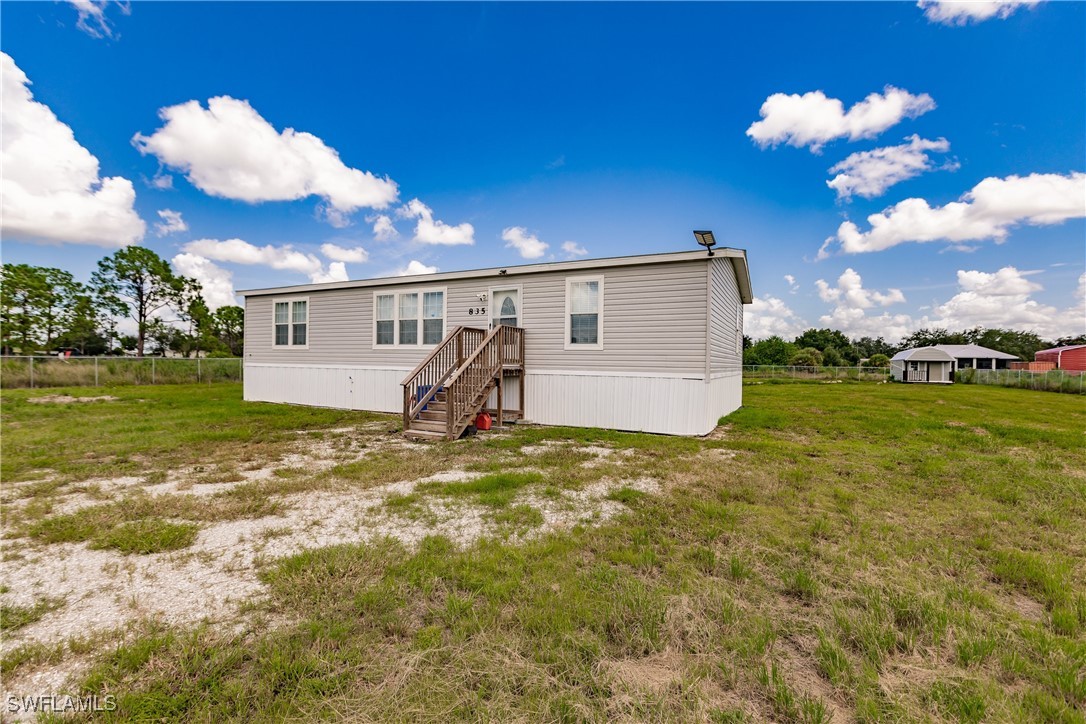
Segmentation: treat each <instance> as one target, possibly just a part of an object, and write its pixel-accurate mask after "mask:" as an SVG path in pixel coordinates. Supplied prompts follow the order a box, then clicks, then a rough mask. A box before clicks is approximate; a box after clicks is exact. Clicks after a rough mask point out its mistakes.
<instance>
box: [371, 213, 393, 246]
mask: <svg viewBox="0 0 1086 724" xmlns="http://www.w3.org/2000/svg"><path fill="white" fill-rule="evenodd" d="M366 221H368V222H369V223H371V224H373V238H374V239H376V240H377V241H392V240H393V239H395V238H397V237H399V235H400V232H398V231H396V227H395V226H393V224H392V218H391V217H389V216H387V215H385V214H377V215H375V216H367V217H366Z"/></svg>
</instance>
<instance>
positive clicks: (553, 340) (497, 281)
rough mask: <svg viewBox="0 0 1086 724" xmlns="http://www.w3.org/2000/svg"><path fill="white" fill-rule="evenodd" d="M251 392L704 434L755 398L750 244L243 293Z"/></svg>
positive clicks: (445, 421) (447, 419)
mask: <svg viewBox="0 0 1086 724" xmlns="http://www.w3.org/2000/svg"><path fill="white" fill-rule="evenodd" d="M241 294H242V295H243V296H244V298H245V399H246V400H261V401H267V402H286V403H294V404H302V405H316V406H322V407H338V408H347V409H356V410H374V411H380V412H401V413H402V414H403V417H404V430H405V432H409V433H412V434H414V436H416V437H433V438H437V437H456V436H458V435H459V434H460V432H461V431H462V430H463V429H464V428H465V427H466V426H467V425H468V424H470V423H471V422H474V420H475V415H476V414H477V412H478V411H479V410H483V409H486V410H492V411H494V413H495V414H499V415H500V418H499V420H510V419H522V420H526V421H531V422H536V423H540V424H545V425H570V426H577V427H603V428H612V429H617V430H640V431H646V432H658V433H669V434H677V435H704V434H706V433H708V432H710V431H711V430H712V429H713V428H714V427H716V424H717V420H718V419H719V418H720V417H721V416H723V415H726V414H728V413H729V412H732V411H733V410H735V409H737V408H738V407H739V406H740V405H741V404H742V390H743V388H742V348H743V305H744V304H750V303H751V301H752V293H751V286H750V274H749V271H748V269H747V258H746V252H745V251H743V250H740V249H720V250H717V251H716V252H715V254H713V255H711V256H710V255H706V254H705V253H704V252H701V251H697V252H693V251H692V252H675V253H669V254H650V255H645V256H628V257H617V258H611V259H595V260H579V261H568V262H556V263H547V264H529V265H525V266H510V267H506V268H493V269H479V270H473V271H462V272H446V273H440V274H429V275H421V276H410V277H391V278H384V279H368V280H358V281H346V282H333V283H328V284H306V285H301V286H294V287H282V288H276V289H252V290H248V291H243V292H241Z"/></svg>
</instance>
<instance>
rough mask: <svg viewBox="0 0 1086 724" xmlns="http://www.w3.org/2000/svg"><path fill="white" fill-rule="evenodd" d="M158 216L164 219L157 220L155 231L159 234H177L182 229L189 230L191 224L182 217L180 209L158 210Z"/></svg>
mask: <svg viewBox="0 0 1086 724" xmlns="http://www.w3.org/2000/svg"><path fill="white" fill-rule="evenodd" d="M158 217H159V218H160V219H162V221H158V222H155V233H156V234H157V235H158V236H166V235H167V234H176V233H178V232H181V231H188V230H189V225H188V224H186V223H185V220H184V219H182V218H181V212H180V211H173V210H171V209H161V210H160V211H159V212H158Z"/></svg>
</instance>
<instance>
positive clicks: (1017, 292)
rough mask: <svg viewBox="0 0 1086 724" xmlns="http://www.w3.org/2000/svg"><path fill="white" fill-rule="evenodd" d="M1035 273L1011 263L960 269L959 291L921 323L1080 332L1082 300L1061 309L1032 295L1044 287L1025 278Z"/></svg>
mask: <svg viewBox="0 0 1086 724" xmlns="http://www.w3.org/2000/svg"><path fill="white" fill-rule="evenodd" d="M1035 273H1036V272H1029V271H1020V270H1019V269H1017V268H1015V267H1013V266H1006V267H1003V268H1002V269H1000V270H998V271H996V272H983V271H977V270H968V271H966V270H959V271H958V293H957V294H955V295H954V296H953V297H951V298H950V299H948V300H947V301H946V302H944V303H943V304H939V305H936V307H935V308H934V309H933V310H932V311H933V313H934V315H935V318H934V319H932V320H928V319H927V318H925V319H924V320H923V322H924V324H922V325H920V326H936V327H946V328H947V329H970V328H972V327H977V326H982V327H1004V328H1008V329H1017V330H1021V331H1032V332H1035V333H1036V334H1038V335H1040V336H1041V337H1043V338H1046V339H1055V338H1057V337H1063V336H1070V335H1073V334H1082V332H1083V331H1084V317H1083V310H1082V306H1081V304H1076V305H1075V306H1072V307H1069V308H1067V309H1064V310H1061V309H1059V308H1057V307H1054V306H1051V305H1048V304H1043V303H1041V302H1039V301H1037V300H1036V299H1033V298H1032V295H1033V293H1034V292H1038V291H1041V290H1042V289H1043V287H1042V285H1041V284H1040V283H1038V282H1035V281H1032V280H1030V279H1029V278H1028V277H1030V276H1033V275H1034V274H1035ZM1083 276H1084V277H1086V275H1083ZM1080 283H1081V279H1080Z"/></svg>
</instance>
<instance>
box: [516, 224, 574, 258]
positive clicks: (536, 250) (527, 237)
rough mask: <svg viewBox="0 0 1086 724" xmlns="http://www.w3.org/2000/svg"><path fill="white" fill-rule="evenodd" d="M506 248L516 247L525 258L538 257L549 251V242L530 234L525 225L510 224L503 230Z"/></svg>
mask: <svg viewBox="0 0 1086 724" xmlns="http://www.w3.org/2000/svg"><path fill="white" fill-rule="evenodd" d="M502 240H503V241H505V248H506V249H516V250H517V251H518V252H519V253H520V255H521V257H522V258H524V259H538V258H540V257H541V256H543V255H544V254H546V253H547V244H545V243H543V242H542V241H540V240H539V237H537V236H536V235H535V234H529V233H528V230H527V229H525V228H524V227H523V226H510V227H508V228H507V229H503V230H502ZM563 248H564V247H563Z"/></svg>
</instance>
